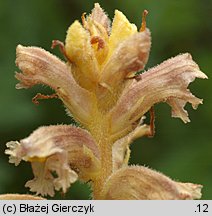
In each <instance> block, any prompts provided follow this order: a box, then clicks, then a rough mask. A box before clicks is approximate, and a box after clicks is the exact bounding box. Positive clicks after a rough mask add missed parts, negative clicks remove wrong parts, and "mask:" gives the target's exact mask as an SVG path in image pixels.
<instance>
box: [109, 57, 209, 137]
mask: <svg viewBox="0 0 212 216" xmlns="http://www.w3.org/2000/svg"><path fill="white" fill-rule="evenodd" d="M195 78H202V79H205V78H207V76H206V75H205V74H204V73H203V72H201V71H200V70H199V67H198V65H197V64H196V63H195V62H194V61H193V60H192V57H191V55H190V54H182V55H178V56H176V57H174V58H171V59H169V60H167V61H165V62H163V63H162V64H160V65H158V66H156V67H155V68H152V69H150V70H148V71H147V72H145V73H143V74H141V80H140V81H138V82H136V81H135V82H134V84H133V85H132V86H131V87H130V88H129V90H128V91H125V93H124V94H123V95H122V96H121V97H120V99H119V101H118V103H117V105H116V106H115V107H114V108H113V110H112V111H111V121H112V124H111V125H112V131H113V133H118V132H119V133H120V131H122V130H124V129H125V128H127V127H129V125H130V124H133V122H135V121H136V120H138V119H139V118H140V117H141V116H143V115H144V114H145V113H146V112H147V111H148V110H149V109H150V108H151V107H152V106H153V105H154V104H156V103H159V102H167V103H168V104H170V105H171V107H172V111H173V114H174V116H175V117H180V118H181V119H182V120H183V121H184V122H187V121H188V117H187V113H186V112H185V110H184V109H183V107H184V105H185V104H186V103H187V102H189V103H191V104H192V106H193V107H194V108H196V107H197V106H198V104H201V103H202V100H201V99H198V98H196V97H195V96H194V95H192V94H191V93H190V91H189V90H188V89H187V87H188V85H189V83H190V82H192V81H193V80H194V79H195Z"/></svg>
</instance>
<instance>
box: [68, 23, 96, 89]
mask: <svg viewBox="0 0 212 216" xmlns="http://www.w3.org/2000/svg"><path fill="white" fill-rule="evenodd" d="M65 50H66V54H67V56H68V57H69V59H70V61H71V63H73V64H71V67H72V73H73V76H74V78H75V79H76V80H77V81H78V82H79V84H80V85H81V86H82V87H83V88H86V89H88V90H93V89H94V88H95V86H96V83H97V81H98V77H99V69H98V63H97V60H96V57H95V53H94V50H93V48H92V45H91V37H90V34H89V32H88V31H87V30H86V29H84V28H83V26H82V25H81V24H80V23H79V21H75V22H74V23H73V24H72V25H71V26H70V27H69V29H68V31H67V36H66V43H65Z"/></svg>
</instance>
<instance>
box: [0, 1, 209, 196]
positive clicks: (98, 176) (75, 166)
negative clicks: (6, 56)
mask: <svg viewBox="0 0 212 216" xmlns="http://www.w3.org/2000/svg"><path fill="white" fill-rule="evenodd" d="M147 13H148V12H147V11H146V10H144V12H143V16H142V24H141V28H140V31H138V30H137V27H136V26H135V25H134V24H132V23H130V22H129V21H128V19H127V18H126V16H125V15H124V14H123V13H122V12H120V11H118V10H116V11H115V16H114V19H113V22H112V27H111V25H110V20H109V18H108V16H107V15H106V13H105V12H104V10H103V9H102V8H101V7H100V5H99V4H98V3H96V4H95V5H94V9H93V10H92V12H91V14H90V15H88V16H86V13H83V14H82V24H81V23H80V22H79V21H75V22H74V23H73V24H72V25H71V26H70V27H69V29H68V31H67V36H66V40H65V45H64V44H63V43H62V42H60V41H57V40H54V41H53V43H52V48H54V47H55V46H56V45H58V46H59V48H60V50H61V52H62V53H63V54H64V56H65V57H66V60H67V62H66V63H65V62H62V61H61V60H59V59H58V58H56V57H55V56H53V55H52V54H50V53H49V52H47V51H45V50H43V49H41V48H37V47H24V46H21V45H18V46H17V58H16V64H17V66H18V67H19V69H20V70H21V72H20V73H16V78H17V79H18V80H19V81H20V83H18V84H17V86H16V88H17V89H19V88H30V87H32V86H34V85H37V84H44V85H48V86H50V87H51V88H52V89H53V90H54V91H55V94H53V95H47V96H44V95H41V94H37V95H36V96H35V97H34V98H33V101H34V102H35V103H38V99H46V98H54V97H56V96H58V97H59V98H60V99H61V100H62V101H63V103H64V104H65V106H66V107H67V111H68V113H69V114H70V115H71V116H73V118H74V120H75V121H76V122H78V123H79V125H80V126H81V127H83V128H84V129H81V128H76V127H73V126H68V125H57V126H48V127H40V128H38V129H37V130H35V131H34V132H33V133H32V134H31V135H30V136H29V137H27V138H25V139H23V140H21V141H20V142H17V141H12V142H8V143H7V148H8V149H7V150H6V151H5V153H6V154H8V155H9V162H11V163H14V164H15V165H18V164H19V163H20V161H21V160H24V161H27V162H30V163H31V165H32V170H33V173H34V179H33V180H30V181H28V182H27V183H26V187H29V188H30V190H31V191H32V192H36V193H37V194H41V195H43V196H45V195H50V196H54V193H55V190H62V192H63V193H65V192H66V191H67V190H68V188H69V187H70V186H71V184H72V183H73V182H75V181H76V180H77V179H80V180H83V181H86V182H90V183H91V186H92V190H93V198H94V199H198V198H200V197H201V187H202V186H200V185H195V184H191V183H179V182H175V181H173V180H171V179H170V178H168V177H166V176H164V175H163V174H160V173H158V172H155V171H153V170H150V169H148V168H145V167H134V166H128V161H129V158H130V153H131V150H130V144H131V143H132V141H133V140H135V139H137V138H139V137H142V136H153V135H154V132H155V126H154V110H153V106H154V105H155V104H157V103H159V102H166V103H167V104H169V105H170V106H171V108H172V116H173V117H179V118H181V119H182V120H183V121H184V122H185V123H186V122H188V121H189V118H188V113H187V112H186V111H185V110H184V106H185V105H186V103H188V102H189V103H191V104H192V106H193V108H194V109H195V108H197V106H198V104H201V103H202V100H201V99H199V98H196V97H195V96H194V95H192V94H191V92H190V91H189V89H188V86H189V83H191V82H192V81H194V79H195V78H203V79H205V78H207V76H206V75H205V74H204V73H203V72H201V71H200V69H199V67H198V65H197V64H196V63H195V62H194V61H193V60H192V57H191V55H190V54H188V53H186V54H181V55H178V56H176V57H174V58H171V59H169V60H167V61H165V62H163V63H162V64H160V65H158V66H156V67H154V68H152V69H149V70H147V71H145V72H144V73H140V70H143V69H144V68H145V65H146V64H147V61H148V58H149V53H150V48H151V34H150V31H149V29H148V28H147V27H146V16H147ZM137 74H139V75H137ZM148 111H150V125H146V124H144V123H143V119H144V115H145V113H147V112H148ZM0 198H1V197H0Z"/></svg>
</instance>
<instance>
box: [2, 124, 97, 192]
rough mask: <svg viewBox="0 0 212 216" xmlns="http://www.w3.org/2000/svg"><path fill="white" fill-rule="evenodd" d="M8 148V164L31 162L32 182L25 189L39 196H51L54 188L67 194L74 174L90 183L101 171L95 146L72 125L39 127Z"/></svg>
mask: <svg viewBox="0 0 212 216" xmlns="http://www.w3.org/2000/svg"><path fill="white" fill-rule="evenodd" d="M7 146H8V147H9V149H7V150H6V151H5V153H6V154H9V155H10V162H16V163H17V162H19V161H20V160H21V159H22V160H25V161H29V162H31V163H32V167H33V173H34V174H35V179H34V180H31V181H29V182H28V183H27V184H26V186H27V187H30V188H31V191H33V192H37V194H41V195H47V194H48V195H50V196H53V195H54V188H55V189H56V190H59V189H62V190H63V192H66V190H67V188H68V187H70V184H71V183H72V182H74V181H76V179H77V174H78V175H79V178H80V179H82V180H90V179H92V178H94V177H95V176H96V175H97V173H98V172H99V169H100V162H99V158H100V153H99V149H98V146H97V144H96V143H95V141H94V140H93V138H92V137H91V135H90V134H89V133H88V132H87V131H86V130H83V129H81V128H77V127H73V126H68V125H57V126H45V127H40V128H38V129H37V130H35V131H34V132H33V133H32V134H31V135H30V136H29V137H27V138H25V139H23V140H21V141H20V142H17V141H16V142H14V143H11V142H10V144H9V145H8V144H7ZM11 159H12V160H11ZM52 172H56V174H57V176H58V178H56V179H55V178H54V176H53V175H52Z"/></svg>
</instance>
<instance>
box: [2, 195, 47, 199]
mask: <svg viewBox="0 0 212 216" xmlns="http://www.w3.org/2000/svg"><path fill="white" fill-rule="evenodd" d="M0 200H45V199H44V198H43V197H39V196H33V195H29V194H0Z"/></svg>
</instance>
